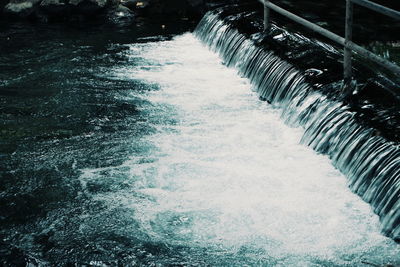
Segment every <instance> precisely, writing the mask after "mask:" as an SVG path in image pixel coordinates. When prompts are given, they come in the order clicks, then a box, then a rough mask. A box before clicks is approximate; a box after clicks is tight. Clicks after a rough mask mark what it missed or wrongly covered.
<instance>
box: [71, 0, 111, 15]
mask: <svg viewBox="0 0 400 267" xmlns="http://www.w3.org/2000/svg"><path fill="white" fill-rule="evenodd" d="M108 3H109V2H108V1H107V0H70V1H69V4H70V5H71V6H72V7H73V9H74V11H75V12H77V13H80V14H83V15H88V16H93V15H96V14H98V13H99V12H101V11H102V10H104V9H105V7H106V6H107V5H108Z"/></svg>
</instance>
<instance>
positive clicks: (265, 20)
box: [264, 0, 270, 32]
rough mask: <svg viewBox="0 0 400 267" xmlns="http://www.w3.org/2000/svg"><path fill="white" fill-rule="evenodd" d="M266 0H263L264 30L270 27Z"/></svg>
mask: <svg viewBox="0 0 400 267" xmlns="http://www.w3.org/2000/svg"><path fill="white" fill-rule="evenodd" d="M268 2H269V1H268V0H264V31H265V32H267V31H268V30H269V27H270V23H269V17H270V9H269V7H268V6H266V3H268Z"/></svg>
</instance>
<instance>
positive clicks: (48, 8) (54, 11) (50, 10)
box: [40, 0, 70, 16]
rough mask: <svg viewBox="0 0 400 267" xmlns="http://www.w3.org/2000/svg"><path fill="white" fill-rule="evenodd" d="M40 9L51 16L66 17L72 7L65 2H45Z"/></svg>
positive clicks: (61, 0) (53, 0) (59, 0)
mask: <svg viewBox="0 0 400 267" xmlns="http://www.w3.org/2000/svg"><path fill="white" fill-rule="evenodd" d="M40 9H41V10H43V11H44V12H45V13H46V14H48V15H50V16H65V15H66V14H67V13H69V10H70V6H69V5H68V4H67V3H65V1H63V0H43V1H42V2H41V3H40Z"/></svg>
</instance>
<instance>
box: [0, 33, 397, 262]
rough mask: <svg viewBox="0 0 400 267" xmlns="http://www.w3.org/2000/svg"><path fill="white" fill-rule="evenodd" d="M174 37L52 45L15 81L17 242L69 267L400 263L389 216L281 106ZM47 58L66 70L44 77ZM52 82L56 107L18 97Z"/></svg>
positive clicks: (10, 223) (204, 51)
mask: <svg viewBox="0 0 400 267" xmlns="http://www.w3.org/2000/svg"><path fill="white" fill-rule="evenodd" d="M159 39H162V38H158V40H157V41H154V42H149V40H142V41H140V42H135V43H127V42H125V43H109V42H107V44H105V45H104V46H101V47H96V46H93V45H92V43H91V42H90V41H86V42H88V43H89V44H87V43H85V44H84V45H83V44H81V43H74V42H72V43H67V44H65V43H63V42H61V43H63V47H65V46H67V48H68V49H65V50H58V52H54V53H59V54H57V55H56V56H54V57H52V54H51V53H50V51H51V49H52V48H53V47H51V46H50V47H49V46H45V48H43V47H42V50H37V51H36V52H35V53H32V55H26V58H24V60H25V61H24V64H23V66H25V68H26V69H30V72H26V74H25V75H26V76H23V75H22V74H21V75H20V76H18V77H15V76H14V77H11V78H10V77H9V78H8V80H6V81H4V80H3V82H2V92H3V94H2V104H3V105H4V106H6V105H8V106H7V108H8V111H7V112H8V113H7V114H9V115H7V114H6V115H4V114H3V117H2V118H3V120H4V121H5V123H4V125H6V126H7V128H6V130H3V132H2V135H3V138H4V139H3V140H6V141H3V147H4V149H3V150H4V153H3V154H2V157H3V158H4V159H5V160H4V161H3V163H6V164H7V166H3V167H4V171H3V174H4V175H3V181H4V182H3V184H2V187H1V189H2V193H1V195H0V197H1V204H2V208H1V211H2V214H1V217H0V218H1V224H2V228H1V235H2V238H3V242H4V243H6V244H8V245H12V246H15V247H18V248H20V249H21V250H23V251H24V252H26V253H27V254H28V255H31V256H33V257H35V258H37V259H41V260H42V262H43V263H46V262H48V263H52V264H54V265H61V264H62V263H78V264H92V265H95V266H100V265H101V264H110V265H117V264H121V265H124V266H127V265H141V264H142V265H151V266H155V264H159V265H185V266H205V265H215V266H244V265H258V266H259V265H264V266H362V265H363V264H362V262H363V261H365V262H370V263H375V264H385V263H393V264H395V263H398V264H400V247H399V245H397V244H396V243H394V241H393V240H391V239H389V238H387V237H385V236H383V235H382V234H381V226H380V223H379V218H378V216H377V215H375V214H374V213H373V211H372V210H371V208H370V206H369V205H368V204H367V203H365V202H364V201H363V200H362V199H360V198H359V197H358V196H357V195H355V194H353V193H352V192H351V191H350V189H349V188H348V186H347V179H346V177H344V176H343V175H342V174H341V173H340V172H339V171H338V170H336V169H335V168H334V167H333V166H332V165H331V163H330V160H329V158H327V157H326V156H323V155H319V154H317V153H316V152H314V151H313V150H312V149H311V148H309V147H307V146H305V145H303V144H301V140H302V137H303V135H304V132H303V130H302V129H301V128H290V127H289V126H287V125H286V124H285V123H284V120H283V119H282V118H281V116H282V115H281V113H282V109H280V108H276V107H274V106H273V105H268V104H266V102H261V101H259V100H258V93H256V92H253V91H252V90H251V89H252V85H251V83H250V81H249V80H247V79H246V78H241V77H240V76H239V75H238V74H237V72H236V70H235V69H232V68H228V67H227V66H225V65H226V64H229V62H226V61H225V62H223V61H222V60H221V58H220V57H219V56H218V55H217V54H216V53H214V52H211V51H210V50H209V49H208V47H206V46H205V45H203V44H202V42H201V41H199V40H198V39H197V38H196V37H195V36H194V35H193V34H191V33H185V34H183V35H180V36H177V37H175V38H173V39H172V40H164V41H163V40H159ZM39 46H40V44H39ZM71 47H74V48H75V49H76V52H75V54H72V55H71V54H70V53H67V51H68V52H70V51H71ZM72 50H73V49H72ZM38 51H39V52H38ZM63 51H64V52H63ZM19 52H21V51H19ZM60 53H61V54H60ZM62 53H65V54H62ZM13 57H15V55H13V54H11V55H8V56H7V57H6V58H4V57H3V58H2V60H3V64H5V63H7V64H10V63H11V62H14V61H13V60H14V59H15V58H13ZM49 57H50V58H49ZM60 57H63V58H64V61H59V58H60ZM38 58H39V59H42V60H45V61H46V60H47V61H46V63H47V64H50V66H51V67H52V68H53V69H54V70H55V71H56V70H57V69H59V68H64V69H63V71H62V72H61V73H60V72H56V73H52V72H50V73H49V72H48V69H47V70H46V71H45V72H41V70H40V69H37V68H35V64H36V63H32V61H34V60H37V59H38ZM54 58H57V60H56V59H54ZM7 60H8V61H7ZM53 60H54V61H53ZM4 62H5V63H4ZM14 64H15V65H14V66H15V68H17V67H18V66H20V65H22V63H14ZM30 64H31V65H30ZM51 64H55V65H51ZM58 64H59V65H58ZM66 67H69V68H70V69H69V70H68V71H67V70H66ZM10 68H11V67H10ZM288 71H291V70H288ZM61 74H62V75H61ZM30 75H31V76H30ZM49 75H54V76H50V77H51V78H48V76H49ZM293 75H295V74H293ZM38 76H39V78H37V77H38ZM27 77H28V78H27ZM29 77H30V78H29ZM32 77H33V78H32ZM40 77H42V78H40ZM32 79H33V80H35V81H37V79H40V82H41V83H39V81H38V83H32ZM43 79H46V80H45V82H46V83H45V84H43V82H44V81H43ZM21 80H22V81H23V83H22V82H21ZM38 84H40V85H41V86H42V87H44V88H45V89H46V92H48V95H45V96H43V95H41V96H40V97H39V96H38V92H37V91H36V94H35V91H34V90H31V91H29V92H31V96H30V97H26V96H23V97H22V96H21V95H20V94H23V93H20V92H18V91H17V90H15V88H21V90H24V89H25V88H36V89H37V90H38V91H40V90H44V89H43V88H41V86H38ZM59 88H62V90H61V91H59ZM51 90H53V91H51ZM7 92H8V93H7ZM42 94H43V93H42ZM38 97H39V99H40V100H41V101H43V102H40V106H39V107H38V106H30V104H31V103H36V104H37V103H38V102H35V99H36V100H37V98H38ZM265 97H266V98H268V95H265ZM271 97H272V96H271ZM274 99H276V97H275V98H274ZM269 100H272V98H271V99H269ZM13 103H15V105H13ZM23 103H26V105H27V106H28V107H29V108H25V109H22V108H20V107H19V105H22V104H23ZM11 107H14V110H16V111H14V112H11V111H9V109H10V108H11ZM21 110H22V111H25V113H23V112H22V111H21ZM287 110H288V109H287ZM3 113H6V111H4V110H3ZM13 116H14V117H13ZM31 116H33V117H34V118H33V119H32V118H31ZM305 116H306V114H303V117H305ZM291 117H292V116H290V114H289V115H286V118H291ZM13 118H17V120H19V121H23V122H24V124H23V125H13V124H12V123H11V122H9V121H10V120H11V119H13ZM7 119H8V120H7ZM30 120H33V121H35V120H37V122H35V123H33V122H31V121H30ZM46 125H51V127H53V128H51V129H45V130H41V129H43V127H50V126H46ZM292 125H293V123H292ZM11 131H12V132H11ZM10 132H11V133H10ZM26 132H28V133H26ZM43 132H44V133H43ZM12 134H14V137H12V136H11V135H12ZM28 135H32V136H34V138H28V137H27V136H28ZM306 135H307V133H306ZM15 136H17V137H15ZM5 138H8V139H5ZM17 138H19V139H17ZM3 165H4V164H3ZM3 253H6V252H4V251H3ZM152 264H153V265H152Z"/></svg>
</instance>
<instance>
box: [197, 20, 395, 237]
mask: <svg viewBox="0 0 400 267" xmlns="http://www.w3.org/2000/svg"><path fill="white" fill-rule="evenodd" d="M195 34H196V36H197V37H198V38H199V39H200V40H201V41H203V42H204V43H205V44H207V45H208V46H209V47H210V49H211V50H213V51H215V52H217V53H218V54H219V55H220V56H221V57H222V58H223V60H224V62H225V64H226V65H227V66H229V67H232V68H236V69H237V70H238V71H239V74H240V75H242V76H244V77H246V78H248V79H249V80H250V82H251V83H252V85H253V86H254V88H255V90H256V91H257V92H258V94H259V96H260V98H262V99H265V100H267V101H268V102H269V103H271V104H272V105H274V106H276V107H277V108H279V109H280V110H281V111H282V118H283V120H285V122H287V123H288V124H289V125H291V126H295V127H303V128H304V135H303V138H302V142H303V143H304V144H306V145H308V146H310V147H312V148H313V149H314V150H316V151H317V152H319V153H322V154H326V155H328V156H329V157H330V159H331V161H332V164H333V165H334V166H335V167H336V168H338V169H339V170H340V171H341V172H342V173H343V174H345V175H346V176H347V177H348V181H349V187H350V189H351V190H352V191H353V192H355V193H357V194H358V195H359V196H360V197H361V198H362V199H363V200H365V201H366V202H368V203H370V204H371V206H372V208H373V210H374V212H375V213H376V214H378V215H379V216H380V220H381V223H382V231H383V233H384V234H385V235H387V236H389V237H391V238H393V239H394V240H396V241H400V149H399V145H398V144H397V143H394V142H389V141H388V140H386V139H385V138H383V137H382V136H380V135H379V131H376V130H374V129H371V128H368V127H367V126H364V125H362V124H361V123H359V122H358V121H357V120H356V118H355V113H354V112H352V111H350V109H349V107H348V106H346V105H345V104H343V103H342V102H340V101H338V100H332V99H330V98H328V97H326V96H324V95H323V94H321V93H319V92H317V91H315V90H313V89H312V86H311V85H310V84H307V82H306V81H305V79H304V76H303V75H302V72H301V71H299V70H297V69H296V68H294V67H293V66H292V65H290V64H289V63H287V62H285V61H283V60H282V59H281V58H279V57H278V56H276V55H275V54H274V53H273V52H271V51H267V50H265V49H263V48H262V47H258V46H256V45H255V44H254V43H253V42H252V41H251V40H250V39H248V38H246V37H245V36H244V35H243V34H241V33H239V32H238V31H237V30H236V29H235V28H233V27H232V26H231V25H229V24H228V23H226V22H224V21H223V20H222V19H221V18H220V17H219V15H218V14H215V13H208V14H207V15H206V16H205V17H204V18H203V19H202V21H201V22H200V23H199V25H198V27H197V29H196V30H195Z"/></svg>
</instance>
